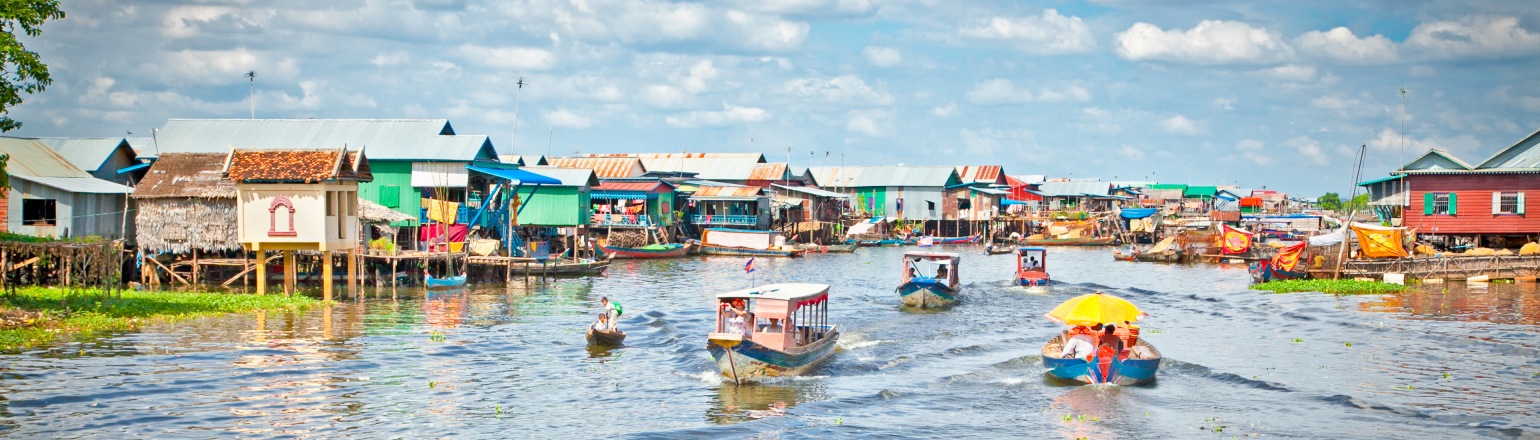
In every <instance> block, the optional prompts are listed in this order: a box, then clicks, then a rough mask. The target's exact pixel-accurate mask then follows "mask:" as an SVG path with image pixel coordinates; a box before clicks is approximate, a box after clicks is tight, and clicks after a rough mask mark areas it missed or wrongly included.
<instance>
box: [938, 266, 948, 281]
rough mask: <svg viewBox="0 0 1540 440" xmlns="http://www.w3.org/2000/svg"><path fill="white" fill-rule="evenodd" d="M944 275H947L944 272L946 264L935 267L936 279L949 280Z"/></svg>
mask: <svg viewBox="0 0 1540 440" xmlns="http://www.w3.org/2000/svg"><path fill="white" fill-rule="evenodd" d="M946 275H947V272H946V265H945V264H943V265H940V266H937V267H936V279H938V280H942V281H947V280H950V278H947V276H946Z"/></svg>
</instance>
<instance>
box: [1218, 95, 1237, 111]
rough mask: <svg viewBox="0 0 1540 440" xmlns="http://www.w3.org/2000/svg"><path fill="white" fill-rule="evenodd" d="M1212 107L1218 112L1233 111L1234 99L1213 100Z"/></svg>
mask: <svg viewBox="0 0 1540 440" xmlns="http://www.w3.org/2000/svg"><path fill="white" fill-rule="evenodd" d="M1214 107H1218V108H1219V109H1220V110H1225V111H1229V110H1235V98H1214Z"/></svg>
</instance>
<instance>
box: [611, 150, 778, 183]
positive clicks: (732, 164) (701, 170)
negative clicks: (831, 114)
mask: <svg viewBox="0 0 1540 440" xmlns="http://www.w3.org/2000/svg"><path fill="white" fill-rule="evenodd" d="M676 156H678V155H676ZM641 159H642V166H644V167H647V171H663V172H681V171H682V172H687V173H695V177H696V178H700V179H708V180H736V181H746V180H750V176H752V175H753V174H754V170H755V169H756V168H758V167H759V165H760V164H761V163H763V162H764V161H763V159H762V157H760V156H758V155H754V156H747V155H739V156H712V157H642V158H641ZM782 170H784V168H782ZM767 180H775V179H767Z"/></svg>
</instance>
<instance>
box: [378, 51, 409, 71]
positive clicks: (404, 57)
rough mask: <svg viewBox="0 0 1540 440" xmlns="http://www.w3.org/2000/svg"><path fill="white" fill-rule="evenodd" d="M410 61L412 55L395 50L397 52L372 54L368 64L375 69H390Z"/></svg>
mask: <svg viewBox="0 0 1540 440" xmlns="http://www.w3.org/2000/svg"><path fill="white" fill-rule="evenodd" d="M411 60H412V55H411V54H408V53H406V52H405V51H399V50H397V51H391V52H380V53H377V54H374V56H373V57H370V58H369V64H373V65H375V66H376V67H390V66H397V65H401V64H406V62H407V61H411Z"/></svg>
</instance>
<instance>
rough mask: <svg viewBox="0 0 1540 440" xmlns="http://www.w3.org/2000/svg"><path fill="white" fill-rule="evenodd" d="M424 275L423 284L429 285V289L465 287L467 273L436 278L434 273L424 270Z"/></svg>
mask: <svg viewBox="0 0 1540 440" xmlns="http://www.w3.org/2000/svg"><path fill="white" fill-rule="evenodd" d="M422 276H423V285H425V286H427V287H428V288H429V289H453V288H456V287H465V274H460V275H455V276H452V277H446V278H436V277H434V276H433V275H432V274H429V273H428V272H426V271H424V272H423V273H422Z"/></svg>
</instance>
